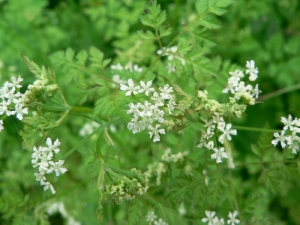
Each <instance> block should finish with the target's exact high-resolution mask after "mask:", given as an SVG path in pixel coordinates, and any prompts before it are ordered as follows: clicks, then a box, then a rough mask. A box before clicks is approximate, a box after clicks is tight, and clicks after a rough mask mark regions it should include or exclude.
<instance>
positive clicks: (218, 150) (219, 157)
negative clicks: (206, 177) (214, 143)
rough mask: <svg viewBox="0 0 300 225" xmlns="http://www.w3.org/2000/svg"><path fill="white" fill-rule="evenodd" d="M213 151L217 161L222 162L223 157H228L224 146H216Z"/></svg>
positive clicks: (213, 157)
mask: <svg viewBox="0 0 300 225" xmlns="http://www.w3.org/2000/svg"><path fill="white" fill-rule="evenodd" d="M213 151H214V152H215V153H214V154H212V155H211V158H212V159H216V162H217V163H221V162H222V158H228V155H227V153H226V152H225V151H224V147H220V148H214V149H213Z"/></svg>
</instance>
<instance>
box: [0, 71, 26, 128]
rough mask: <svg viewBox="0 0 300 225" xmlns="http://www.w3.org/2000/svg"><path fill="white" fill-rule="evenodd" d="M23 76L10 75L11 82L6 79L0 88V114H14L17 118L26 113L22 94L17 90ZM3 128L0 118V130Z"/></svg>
mask: <svg viewBox="0 0 300 225" xmlns="http://www.w3.org/2000/svg"><path fill="white" fill-rule="evenodd" d="M21 81H23V78H21V77H20V76H19V77H18V78H16V77H12V78H11V82H8V81H6V82H5V83H4V85H3V86H2V87H1V88H0V99H1V103H0V116H2V115H4V114H5V115H6V116H11V115H16V117H17V118H18V119H19V120H22V119H23V115H24V114H28V108H24V101H23V94H21V93H20V92H19V89H20V88H21V87H22V85H21V84H20V82H21ZM2 130H3V120H0V132H1V131H2Z"/></svg>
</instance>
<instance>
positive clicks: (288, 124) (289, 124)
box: [281, 115, 295, 131]
mask: <svg viewBox="0 0 300 225" xmlns="http://www.w3.org/2000/svg"><path fill="white" fill-rule="evenodd" d="M292 119H293V118H292V116H291V115H289V116H288V118H285V117H281V122H282V123H283V124H284V125H285V126H284V127H283V130H290V131H293V130H294V124H295V122H294V120H292Z"/></svg>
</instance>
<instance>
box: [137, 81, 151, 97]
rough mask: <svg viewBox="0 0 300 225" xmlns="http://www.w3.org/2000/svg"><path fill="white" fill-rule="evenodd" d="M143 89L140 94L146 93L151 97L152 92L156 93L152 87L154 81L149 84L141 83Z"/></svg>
mask: <svg viewBox="0 0 300 225" xmlns="http://www.w3.org/2000/svg"><path fill="white" fill-rule="evenodd" d="M140 85H141V89H140V90H139V93H142V92H145V95H147V96H148V95H149V93H150V92H154V91H155V90H154V88H152V87H151V85H152V81H151V80H150V81H148V82H147V84H145V83H144V81H141V82H140Z"/></svg>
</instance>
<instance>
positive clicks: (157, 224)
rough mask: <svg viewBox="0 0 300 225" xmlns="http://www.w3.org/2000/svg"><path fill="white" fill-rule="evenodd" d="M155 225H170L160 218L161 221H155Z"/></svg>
mask: <svg viewBox="0 0 300 225" xmlns="http://www.w3.org/2000/svg"><path fill="white" fill-rule="evenodd" d="M154 225H168V224H167V223H166V222H165V221H163V220H162V218H159V220H157V221H154Z"/></svg>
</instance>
